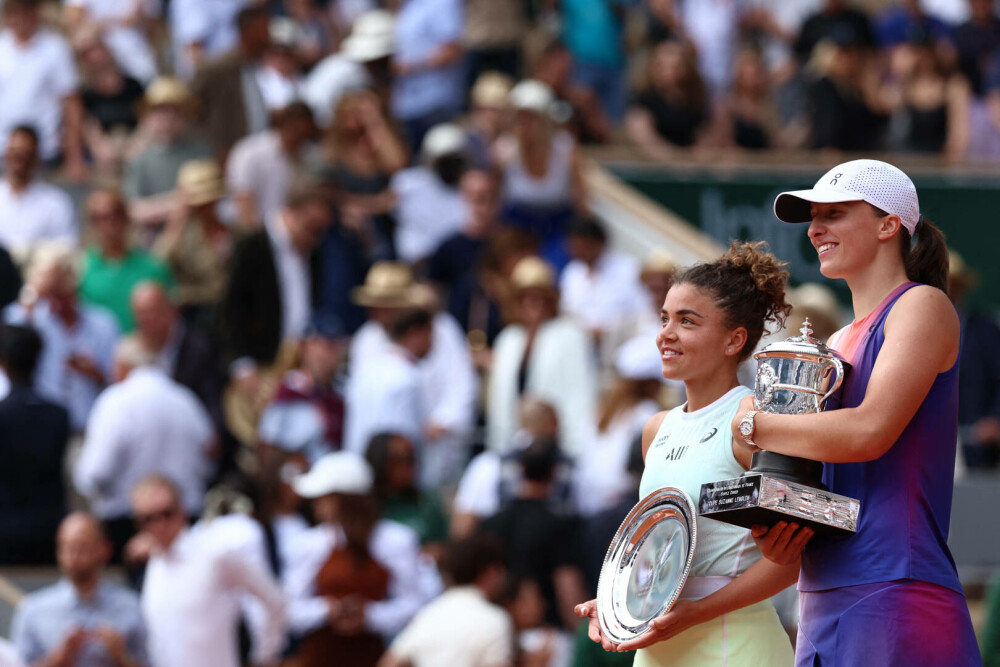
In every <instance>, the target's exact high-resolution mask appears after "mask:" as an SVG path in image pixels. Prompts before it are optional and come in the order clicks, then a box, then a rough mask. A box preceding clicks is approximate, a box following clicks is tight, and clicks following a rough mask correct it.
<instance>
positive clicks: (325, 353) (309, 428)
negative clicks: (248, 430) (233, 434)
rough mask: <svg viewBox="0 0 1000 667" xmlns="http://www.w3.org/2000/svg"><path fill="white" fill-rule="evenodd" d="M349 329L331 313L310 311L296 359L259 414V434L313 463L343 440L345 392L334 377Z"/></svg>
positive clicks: (343, 356) (344, 355)
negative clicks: (324, 314) (343, 392)
mask: <svg viewBox="0 0 1000 667" xmlns="http://www.w3.org/2000/svg"><path fill="white" fill-rule="evenodd" d="M349 342H350V335H349V334H348V333H347V330H346V329H344V326H343V324H342V323H341V322H340V320H338V319H337V318H336V317H333V316H323V315H316V316H314V317H313V319H312V321H311V322H310V324H309V328H308V329H307V330H306V332H305V335H304V336H303V338H302V343H301V345H300V346H299V362H298V364H297V366H296V367H295V368H293V369H292V370H290V371H288V372H287V373H285V376H284V377H283V378H282V380H281V383H280V384H279V385H278V389H277V391H276V392H275V394H274V399H273V400H272V401H271V403H270V404H269V405H268V406H267V408H265V409H264V413H263V414H262V415H261V420H260V437H261V440H262V441H263V442H265V443H267V444H269V445H272V446H275V447H277V448H279V449H281V450H284V451H286V452H290V453H294V454H297V455H299V456H302V457H304V458H305V459H306V460H307V461H308V462H310V463H313V462H315V461H317V460H318V459H319V458H320V457H321V456H323V455H324V454H327V453H329V452H331V451H335V450H339V449H340V448H341V447H342V445H343V442H344V397H343V394H342V388H341V386H340V383H339V381H338V377H337V376H338V374H340V373H341V372H342V371H343V366H344V362H345V360H346V358H347V350H348V345H349Z"/></svg>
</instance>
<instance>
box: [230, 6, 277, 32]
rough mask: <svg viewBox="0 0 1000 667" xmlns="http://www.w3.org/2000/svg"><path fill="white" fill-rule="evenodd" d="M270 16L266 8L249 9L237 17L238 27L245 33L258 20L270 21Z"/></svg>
mask: <svg viewBox="0 0 1000 667" xmlns="http://www.w3.org/2000/svg"><path fill="white" fill-rule="evenodd" d="M270 16H271V15H270V14H269V13H268V11H267V9H265V8H264V7H247V8H245V9H241V10H240V12H239V14H237V15H236V27H237V28H238V29H239V31H240V32H244V31H245V30H246V29H247V28H249V27H250V25H251V24H252V23H253V22H254V21H256V20H257V19H264V20H270Z"/></svg>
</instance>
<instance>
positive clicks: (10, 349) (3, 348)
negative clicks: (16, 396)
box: [0, 324, 42, 384]
mask: <svg viewBox="0 0 1000 667" xmlns="http://www.w3.org/2000/svg"><path fill="white" fill-rule="evenodd" d="M41 354H42V337H41V336H39V335H38V332H36V331H35V330H34V329H32V328H31V327H22V326H16V325H13V324H8V325H6V326H4V327H3V328H2V329H0V358H2V359H3V365H4V367H5V368H6V369H7V376H8V377H9V378H10V380H11V382H16V383H19V384H28V383H30V382H31V380H32V378H33V377H34V376H35V368H37V366H38V357H39V356H41Z"/></svg>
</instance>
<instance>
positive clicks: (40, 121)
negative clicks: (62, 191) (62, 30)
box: [0, 0, 87, 180]
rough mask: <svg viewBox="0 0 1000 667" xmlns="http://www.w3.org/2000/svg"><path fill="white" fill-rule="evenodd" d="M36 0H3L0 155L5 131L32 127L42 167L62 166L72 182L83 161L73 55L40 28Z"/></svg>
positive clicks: (79, 174) (84, 171)
mask: <svg viewBox="0 0 1000 667" xmlns="http://www.w3.org/2000/svg"><path fill="white" fill-rule="evenodd" d="M41 11H42V3H41V1H40V0H5V2H4V3H3V21H4V26H5V27H4V29H3V30H0V62H2V63H3V64H4V66H3V68H2V69H0V90H3V91H4V93H3V107H2V108H0V150H4V151H6V149H7V142H8V140H9V138H10V134H11V131H12V130H13V129H14V128H16V127H18V126H21V125H24V124H25V123H37V132H38V139H39V141H38V154H39V155H40V156H41V159H42V162H44V163H45V164H46V165H52V164H56V163H62V167H63V173H64V174H65V175H66V176H67V177H68V178H71V179H73V180H82V179H83V178H85V177H86V175H87V165H86V162H85V161H84V153H83V138H82V122H83V107H82V105H81V103H80V94H79V85H80V82H79V79H78V78H77V73H76V63H74V62H73V51H72V49H71V48H70V46H69V44H68V43H67V42H66V40H65V39H64V38H63V37H62V36H61V35H59V34H58V33H56V32H54V31H52V30H49V29H48V28H45V27H43V26H42V24H41V20H42V19H41Z"/></svg>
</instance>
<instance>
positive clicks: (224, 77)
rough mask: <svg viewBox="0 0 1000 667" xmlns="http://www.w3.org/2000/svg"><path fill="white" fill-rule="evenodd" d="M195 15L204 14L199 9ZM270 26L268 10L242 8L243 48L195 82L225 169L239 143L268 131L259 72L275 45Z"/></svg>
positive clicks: (207, 66)
mask: <svg viewBox="0 0 1000 667" xmlns="http://www.w3.org/2000/svg"><path fill="white" fill-rule="evenodd" d="M184 4H192V5H193V4H194V3H185V2H183V0H181V2H178V3H176V4H175V6H174V9H175V10H179V9H180V8H179V7H177V5H184ZM222 4H223V6H225V5H228V6H229V7H232V6H234V5H236V6H239V5H240V4H243V0H227V1H226V2H225V3H222ZM220 8H221V7H220ZM191 10H192V11H202V10H196V9H195V8H194V7H191ZM269 21H270V18H269V16H268V12H267V9H266V8H264V7H256V6H252V5H251V6H247V7H245V8H243V9H240V10H239V14H238V15H237V18H236V22H237V26H238V28H239V44H238V45H237V46H236V48H234V49H232V50H231V51H228V52H227V53H223V54H222V55H219V56H217V57H215V58H214V59H211V60H205V61H204V62H203V63H202V64H200V65H199V67H198V69H197V71H196V72H195V76H194V78H193V79H192V80H191V92H192V93H193V94H194V96H195V98H197V100H198V102H199V105H198V116H197V117H198V123H199V126H200V128H201V130H202V133H203V134H204V136H205V138H206V139H208V140H209V142H210V143H211V144H212V147H213V149H214V151H215V157H216V158H217V159H218V160H219V162H221V163H223V164H225V162H226V157H227V156H228V155H229V151H230V150H232V148H233V145H234V144H235V143H236V142H237V141H239V140H240V139H242V138H243V137H245V136H247V135H249V134H256V133H258V132H263V131H264V130H266V129H267V126H268V121H269V118H268V113H267V107H266V106H265V104H264V97H263V95H262V94H261V91H260V85H259V84H258V83H257V78H256V76H255V75H254V72H255V70H256V68H257V67H259V66H260V59H261V58H262V57H263V55H264V53H265V52H266V51H267V48H268V46H269V44H270V39H271V37H270V32H269V27H270V23H269ZM220 25H222V26H225V24H224V23H220Z"/></svg>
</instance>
